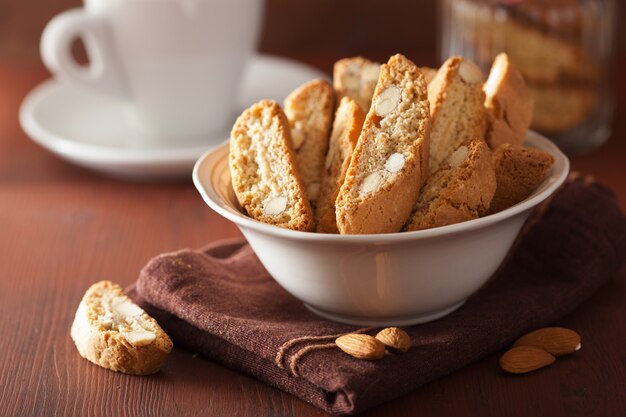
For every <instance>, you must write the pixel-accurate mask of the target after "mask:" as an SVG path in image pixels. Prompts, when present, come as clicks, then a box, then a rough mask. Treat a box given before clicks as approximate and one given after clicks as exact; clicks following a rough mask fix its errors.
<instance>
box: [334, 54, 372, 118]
mask: <svg viewBox="0 0 626 417" xmlns="http://www.w3.org/2000/svg"><path fill="white" fill-rule="evenodd" d="M379 72H380V64H379V63H378V62H374V61H370V60H369V59H367V58H363V57H360V56H357V57H354V58H344V59H341V60H339V61H337V62H335V65H334V68H333V86H334V87H335V91H336V92H337V100H341V98H342V97H350V98H351V99H352V100H354V101H355V102H357V104H358V105H359V106H361V108H362V109H363V110H364V111H365V112H366V113H367V111H368V110H369V108H370V105H371V104H372V96H373V95H374V89H375V88H376V82H377V81H378V75H379Z"/></svg>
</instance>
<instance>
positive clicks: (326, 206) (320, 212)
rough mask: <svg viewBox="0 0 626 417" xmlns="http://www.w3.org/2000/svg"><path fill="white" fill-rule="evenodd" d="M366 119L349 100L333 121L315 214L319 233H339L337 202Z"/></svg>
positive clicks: (345, 100)
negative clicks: (336, 214)
mask: <svg viewBox="0 0 626 417" xmlns="http://www.w3.org/2000/svg"><path fill="white" fill-rule="evenodd" d="M364 120H365V112H364V111H363V109H362V108H361V106H359V105H358V104H357V103H356V102H355V101H354V100H352V99H351V98H349V97H344V98H342V99H341V102H340V103H339V107H338V108H337V113H336V114H335V121H334V122H333V130H332V133H331V135H330V143H329V144H328V154H327V155H326V162H325V166H324V169H325V173H324V179H323V181H322V187H321V190H320V196H319V200H318V204H317V209H316V211H315V214H316V216H317V231H318V232H321V233H339V229H338V228H337V219H336V216H335V201H336V200H337V195H338V194H339V189H340V188H341V185H342V184H343V181H344V179H345V177H346V171H347V170H348V166H349V165H350V159H351V157H352V153H353V152H354V147H355V146H356V143H357V140H358V139H359V134H360V133H361V128H362V127H363V121H364Z"/></svg>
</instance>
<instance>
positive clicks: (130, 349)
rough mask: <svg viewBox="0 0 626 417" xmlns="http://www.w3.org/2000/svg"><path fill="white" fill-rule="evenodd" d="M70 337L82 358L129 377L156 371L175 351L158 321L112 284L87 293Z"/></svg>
mask: <svg viewBox="0 0 626 417" xmlns="http://www.w3.org/2000/svg"><path fill="white" fill-rule="evenodd" d="M70 334H71V336H72V340H73V341H74V343H75V344H76V348H77V349H78V352H79V353H80V355H81V356H82V357H83V358H85V359H87V360H89V361H90V362H93V363H95V364H96V365H99V366H102V367H103V368H107V369H111V370H113V371H117V372H123V373H126V374H135V375H148V374H153V373H155V372H157V371H158V370H159V369H160V368H161V366H162V365H163V363H164V362H165V359H166V358H167V356H168V355H169V353H170V351H171V350H172V341H171V340H170V338H169V337H168V336H167V334H166V333H165V332H164V331H163V329H161V327H160V326H159V324H158V323H157V322H156V320H154V319H153V318H152V317H150V316H149V315H148V314H147V313H146V312H145V311H144V310H143V309H142V308H141V307H139V306H138V305H137V304H135V303H133V302H132V301H131V300H130V299H129V298H128V297H127V296H126V294H124V291H123V290H122V288H121V287H120V286H119V285H117V284H114V283H112V282H110V281H100V282H98V283H96V284H94V285H92V286H91V287H90V288H89V289H88V290H87V292H86V293H85V295H84V296H83V299H82V300H81V302H80V304H79V306H78V310H77V311H76V317H75V318H74V323H73V324H72V329H71V332H70Z"/></svg>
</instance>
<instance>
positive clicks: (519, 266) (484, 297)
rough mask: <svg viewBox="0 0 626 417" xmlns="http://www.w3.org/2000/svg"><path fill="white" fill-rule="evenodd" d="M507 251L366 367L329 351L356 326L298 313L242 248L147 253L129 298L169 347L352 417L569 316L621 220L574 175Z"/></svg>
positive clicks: (604, 196) (617, 242)
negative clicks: (402, 347) (475, 286)
mask: <svg viewBox="0 0 626 417" xmlns="http://www.w3.org/2000/svg"><path fill="white" fill-rule="evenodd" d="M514 248H515V249H514V250H513V251H512V252H511V253H510V254H509V257H508V259H507V260H506V261H505V263H504V264H503V266H502V267H501V268H500V270H499V271H498V272H497V273H496V275H495V276H494V277H493V279H492V280H491V281H490V282H489V284H488V285H487V286H486V287H484V288H483V289H482V290H481V291H480V292H479V293H478V294H476V295H475V296H473V297H471V298H470V299H469V300H468V301H467V303H466V304H465V305H464V306H463V307H462V308H460V309H459V310H457V311H456V312H454V313H452V314H450V315H449V316H447V317H444V318H442V319H440V320H437V321H433V322H430V323H426V324H422V325H418V326H413V327H410V328H407V329H406V330H407V332H408V333H409V335H410V336H411V342H412V347H411V349H410V350H409V351H408V352H407V353H405V354H403V355H387V356H385V357H384V358H383V359H382V360H380V361H372V362H370V361H361V360H357V359H353V358H352V357H350V356H348V355H346V354H345V353H343V352H341V351H340V350H339V349H337V348H332V347H329V346H332V342H333V340H334V338H335V337H336V335H338V334H341V333H346V332H352V331H354V330H355V329H356V328H355V327H351V326H347V325H341V324H336V323H333V322H330V321H327V320H324V319H321V318H319V317H317V316H315V315H313V314H312V313H311V312H309V311H308V310H307V309H306V308H305V307H304V306H303V305H302V303H301V302H299V301H298V300H297V299H295V298H293V297H292V296H291V295H289V294H288V293H287V292H286V291H285V290H283V289H282V288H281V287H279V286H278V284H276V283H275V282H274V280H273V279H272V278H271V277H270V276H269V275H268V273H267V272H266V271H265V269H264V268H263V267H262V266H261V264H260V263H259V261H258V260H257V258H256V256H255V255H254V253H253V252H252V251H251V249H250V247H249V246H248V245H247V244H246V243H245V242H242V241H238V242H232V241H231V242H221V243H220V242H218V243H216V244H213V245H211V246H209V247H207V248H205V249H203V250H201V251H195V250H187V249H185V250H181V251H179V252H175V253H170V254H164V255H161V256H157V257H156V258H154V259H152V260H151V261H150V262H149V263H148V265H147V266H146V267H145V268H144V269H143V270H142V271H141V275H140V277H139V280H138V282H137V284H136V287H135V288H134V289H131V291H130V293H131V296H133V297H135V299H136V300H138V301H139V302H140V303H141V304H142V305H143V306H144V307H145V308H146V309H147V310H148V312H149V313H150V314H153V315H154V317H155V318H156V319H157V320H158V322H159V323H160V324H161V325H162V326H163V328H164V329H165V331H166V332H167V333H169V335H170V336H171V337H172V339H173V340H174V342H175V344H176V345H178V346H182V347H185V348H187V349H189V350H191V351H194V352H198V353H200V354H202V355H205V356H207V357H209V358H211V359H213V360H215V361H217V362H220V363H222V364H224V365H225V366H228V367H231V368H234V369H237V370H240V371H242V372H245V373H248V374H251V375H254V376H255V377H256V378H258V379H260V380H261V381H264V382H266V383H268V384H270V385H272V386H275V387H278V388H280V389H283V390H285V391H287V392H290V393H292V394H294V395H296V396H298V397H300V398H302V399H304V400H306V401H308V402H310V403H312V404H314V405H316V406H318V407H320V408H322V409H324V410H326V411H328V412H331V413H339V414H353V413H357V412H360V411H363V410H365V409H367V408H370V407H372V406H374V405H377V404H380V403H382V402H385V401H388V400H390V399H392V398H395V397H398V396H400V395H403V394H405V393H408V392H410V391H412V390H414V389H415V388H417V387H419V386H420V385H422V384H425V383H427V382H429V381H432V380H434V379H436V378H439V377H441V376H443V375H446V374H449V373H451V372H453V371H454V370H456V369H459V368H461V367H463V366H465V365H467V364H469V363H471V362H474V361H477V360H479V359H481V358H483V357H485V356H486V355H489V354H491V353H493V352H496V351H498V350H499V349H502V348H504V347H506V346H507V345H509V344H510V343H511V342H512V341H513V340H514V339H516V338H517V337H518V336H520V335H521V334H523V333H525V332H527V331H530V330H532V329H535V328H538V327H542V326H546V325H550V324H552V323H554V322H555V321H556V320H558V319H559V318H561V317H563V316H564V315H565V314H567V313H568V312H570V311H572V310H573V309H574V308H575V307H576V306H578V305H579V304H580V303H581V302H583V300H585V299H586V298H587V297H589V296H590V295H591V294H592V293H593V292H594V291H595V290H596V289H598V288H599V287H600V286H601V285H602V284H604V283H605V282H606V281H607V280H608V279H609V278H611V277H612V276H614V275H615V273H616V272H617V271H618V270H619V269H620V268H621V266H622V264H623V263H624V259H626V219H625V218H624V216H623V214H622V213H621V211H620V209H619V207H618V205H617V203H616V202H615V199H614V196H613V195H612V193H611V192H610V191H609V190H607V189H606V188H604V187H603V186H601V185H598V184H596V183H593V182H591V181H589V180H586V179H583V178H577V179H575V180H573V181H570V182H569V183H568V184H567V185H566V186H564V187H563V188H562V189H561V190H560V191H559V192H558V194H557V195H556V196H555V197H554V198H553V199H552V200H551V202H549V203H546V204H545V205H544V206H542V208H540V209H539V210H537V212H536V213H535V215H534V216H533V218H532V219H530V220H529V222H528V223H527V225H526V226H525V228H524V231H523V233H522V234H521V235H520V238H519V239H518V241H517V244H516V245H515V247H514ZM143 301H145V302H143ZM146 303H147V304H146ZM377 330H379V329H371V330H363V329H361V330H360V331H366V332H368V333H370V334H375V332H376V331H377ZM315 336H319V337H315ZM277 356H278V358H277ZM279 364H280V366H279ZM290 368H294V369H293V371H295V372H296V373H298V374H299V376H295V375H294V372H292V370H291V369H290ZM494 372H497V371H495V370H494Z"/></svg>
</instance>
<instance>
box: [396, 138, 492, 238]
mask: <svg viewBox="0 0 626 417" xmlns="http://www.w3.org/2000/svg"><path fill="white" fill-rule="evenodd" d="M495 191H496V176H495V171H494V167H493V162H492V159H491V151H490V150H489V147H488V146H487V144H486V143H485V142H484V141H483V140H482V139H480V138H474V139H470V140H469V141H467V142H465V143H463V144H461V145H460V146H459V147H458V148H456V149H455V150H454V151H453V152H452V153H451V154H450V155H449V156H448V158H447V159H446V160H444V161H443V163H442V164H441V166H440V168H439V169H438V170H437V171H435V172H434V173H433V174H431V176H430V177H429V178H428V181H427V182H426V184H425V185H424V188H423V189H422V192H421V194H420V196H419V199H418V200H417V203H416V204H415V210H414V212H413V214H412V216H411V219H410V221H409V222H408V224H407V225H406V227H405V230H406V231H414V230H422V229H430V228H433V227H440V226H446V225H449V224H454V223H460V222H464V221H467V220H472V219H477V218H478V217H480V216H482V215H484V214H486V213H487V210H488V209H489V205H490V203H491V200H492V198H493V195H494V193H495Z"/></svg>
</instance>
